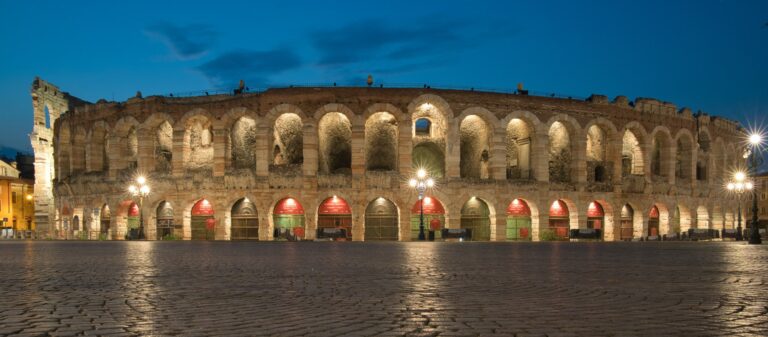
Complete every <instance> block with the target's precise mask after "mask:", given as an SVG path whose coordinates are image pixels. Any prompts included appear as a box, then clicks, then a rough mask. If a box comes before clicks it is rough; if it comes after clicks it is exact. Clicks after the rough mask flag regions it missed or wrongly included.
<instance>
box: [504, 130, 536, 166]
mask: <svg viewBox="0 0 768 337" xmlns="http://www.w3.org/2000/svg"><path fill="white" fill-rule="evenodd" d="M531 133H532V132H531V127H530V126H529V125H528V123H526V122H525V121H523V120H522V119H519V118H515V119H512V120H511V121H509V124H507V179H530V178H531V146H532V145H531Z"/></svg>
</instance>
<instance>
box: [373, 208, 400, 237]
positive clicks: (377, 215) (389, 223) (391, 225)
mask: <svg viewBox="0 0 768 337" xmlns="http://www.w3.org/2000/svg"><path fill="white" fill-rule="evenodd" d="M398 237H399V235H398V221H397V207H396V206H395V204H394V203H392V202H391V201H389V200H387V199H384V198H377V199H376V200H373V201H371V203H370V204H368V207H366V209H365V240H366V241H374V240H389V241H397V239H398Z"/></svg>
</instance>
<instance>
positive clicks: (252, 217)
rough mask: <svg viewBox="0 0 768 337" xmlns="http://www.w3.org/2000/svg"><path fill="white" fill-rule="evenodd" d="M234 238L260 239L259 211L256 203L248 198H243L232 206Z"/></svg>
mask: <svg viewBox="0 0 768 337" xmlns="http://www.w3.org/2000/svg"><path fill="white" fill-rule="evenodd" d="M231 223H232V227H231V231H230V233H231V235H230V238H231V239H232V240H258V239H259V213H258V212H257V211H256V205H254V204H253V202H251V200H250V199H248V198H242V199H240V200H238V201H237V202H235V205H234V206H232V222H231Z"/></svg>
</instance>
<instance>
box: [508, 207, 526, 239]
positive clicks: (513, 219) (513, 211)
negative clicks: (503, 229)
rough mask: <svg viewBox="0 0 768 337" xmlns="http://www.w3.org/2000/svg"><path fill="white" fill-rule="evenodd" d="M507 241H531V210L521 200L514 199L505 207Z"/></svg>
mask: <svg viewBox="0 0 768 337" xmlns="http://www.w3.org/2000/svg"><path fill="white" fill-rule="evenodd" d="M507 240H508V241H518V240H525V241H530V240H531V208H530V207H528V203H527V202H525V200H522V199H514V200H512V202H510V203H509V206H507Z"/></svg>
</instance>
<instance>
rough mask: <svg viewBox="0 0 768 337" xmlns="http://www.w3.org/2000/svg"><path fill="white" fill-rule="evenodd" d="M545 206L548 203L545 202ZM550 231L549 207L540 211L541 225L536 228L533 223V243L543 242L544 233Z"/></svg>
mask: <svg viewBox="0 0 768 337" xmlns="http://www.w3.org/2000/svg"><path fill="white" fill-rule="evenodd" d="M544 205H546V201H545V202H544ZM546 230H549V207H548V206H547V207H546V209H543V210H539V225H538V226H535V224H534V223H533V221H531V238H532V239H533V241H541V233H542V232H543V231H546Z"/></svg>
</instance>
